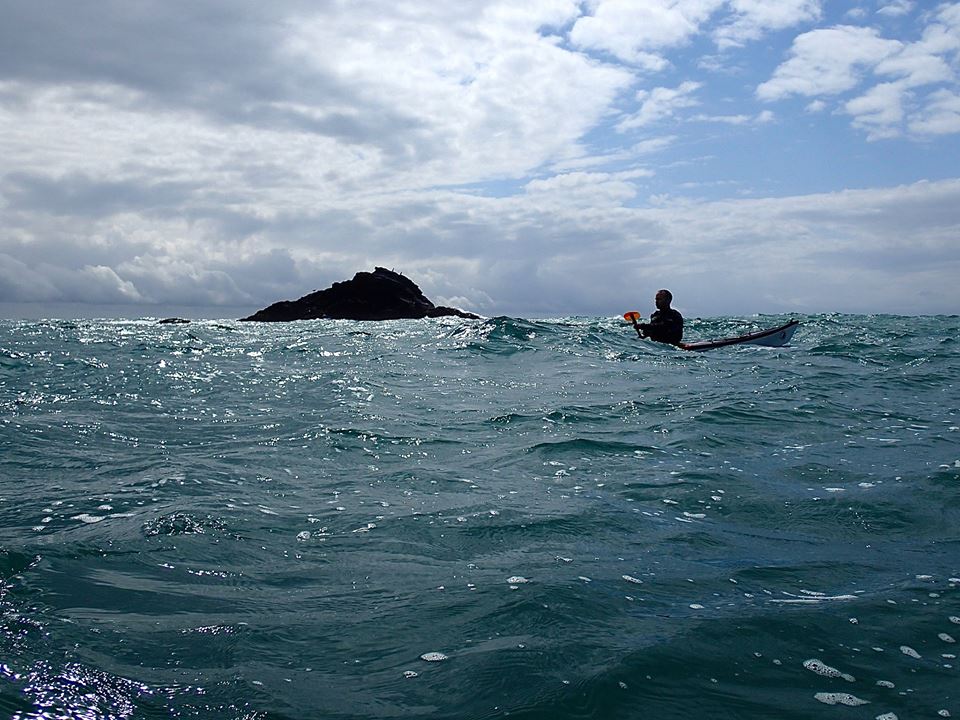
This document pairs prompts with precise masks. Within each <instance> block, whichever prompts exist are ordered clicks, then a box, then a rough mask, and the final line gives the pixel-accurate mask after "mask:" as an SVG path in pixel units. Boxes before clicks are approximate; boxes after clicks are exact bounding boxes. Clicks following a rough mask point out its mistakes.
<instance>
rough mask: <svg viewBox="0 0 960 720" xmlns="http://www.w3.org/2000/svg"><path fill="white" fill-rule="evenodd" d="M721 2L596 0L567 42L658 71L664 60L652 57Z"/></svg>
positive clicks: (678, 41)
mask: <svg viewBox="0 0 960 720" xmlns="http://www.w3.org/2000/svg"><path fill="white" fill-rule="evenodd" d="M723 3H724V0H670V1H666V2H656V1H654V0H646V1H641V2H635V1H631V0H596V2H595V3H594V11H593V14H592V15H587V16H584V17H581V18H580V19H578V20H577V21H576V24H575V25H574V26H573V29H572V30H571V31H570V40H571V41H572V42H573V43H574V44H575V45H576V46H577V47H580V48H583V49H588V50H601V51H605V52H608V53H611V54H613V55H615V56H616V57H617V58H619V59H620V60H623V61H624V62H628V63H633V64H636V65H638V66H640V67H642V68H644V69H647V70H652V71H656V70H662V69H663V68H664V67H665V66H666V64H667V61H666V60H665V59H664V58H663V57H662V56H661V55H658V54H656V51H662V50H664V49H666V48H670V47H674V46H677V45H682V44H684V43H686V42H688V41H689V40H690V39H691V38H692V37H694V36H695V35H697V34H699V33H700V32H701V26H702V24H703V23H705V22H706V21H707V20H708V19H709V18H710V16H711V15H712V14H713V13H714V12H715V11H716V10H717V9H719V8H720V7H721V6H722V5H723Z"/></svg>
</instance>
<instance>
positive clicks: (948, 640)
mask: <svg viewBox="0 0 960 720" xmlns="http://www.w3.org/2000/svg"><path fill="white" fill-rule="evenodd" d="M937 637H938V638H940V639H941V640H943V641H944V642H945V643H955V642H956V640H954V638H953V636H952V635H947V634H946V633H940V634H939V635H937Z"/></svg>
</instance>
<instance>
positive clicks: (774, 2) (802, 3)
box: [714, 0, 821, 48]
mask: <svg viewBox="0 0 960 720" xmlns="http://www.w3.org/2000/svg"><path fill="white" fill-rule="evenodd" d="M729 4H730V10H731V15H732V18H731V19H730V20H727V21H726V22H725V23H723V24H722V25H721V26H720V27H719V28H718V29H717V30H716V31H714V39H715V40H716V42H717V45H718V46H719V47H721V48H727V47H739V46H742V45H743V44H745V43H746V42H747V41H750V40H757V39H759V38H761V37H763V35H764V34H766V33H767V32H769V31H771V30H773V31H776V30H783V29H785V28H789V27H793V26H794V25H798V24H801V23H807V22H812V21H814V20H816V19H818V18H819V17H820V12H821V11H820V5H821V0H730V3H729Z"/></svg>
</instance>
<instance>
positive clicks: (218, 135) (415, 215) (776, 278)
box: [0, 0, 960, 315]
mask: <svg viewBox="0 0 960 720" xmlns="http://www.w3.org/2000/svg"><path fill="white" fill-rule="evenodd" d="M821 5H822V4H821V3H820V2H814V1H813V0H784V1H783V2H765V1H761V0H649V1H647V0H644V2H626V1H625V0H588V1H587V2H577V1H575V0H533V1H532V2H529V3H521V4H517V3H512V2H507V1H506V0H502V1H499V0H494V1H493V2H484V3H454V4H450V3H447V4H444V3H439V4H437V3H434V4H430V3H412V4H410V3H406V4H404V3H400V4H397V3H388V2H385V1H384V0H356V2H351V3H347V4H344V3H338V2H330V1H329V0H319V2H314V1H309V2H308V1H307V0H277V1H276V2H273V3H268V4H263V3H261V4H255V3H251V2H247V0H240V1H239V2H236V1H235V0H202V1H201V2H187V1H186V0H163V1H162V2H161V1H160V0H143V2H138V3H132V4H131V3H128V2H121V1H120V0H103V2H100V3H97V4H95V5H93V6H89V7H87V6H84V7H82V8H80V7H79V6H77V5H76V3H72V2H69V1H68V0H49V2H45V3H43V4H40V5H37V4H36V3H33V4H31V3H14V4H10V7H9V8H7V9H6V10H5V16H4V23H3V24H2V26H0V158H2V163H0V299H4V300H7V301H10V300H29V301H39V302H53V301H64V302H90V301H93V300H96V301H99V302H129V303H134V304H141V305H149V304H151V303H168V304H173V303H176V304H183V303H191V304H201V305H221V306H225V305H244V306H248V307H251V309H252V308H255V307H258V306H264V305H266V304H269V303H270V302H273V301H275V300H277V299H281V298H294V297H299V296H300V295H303V294H305V293H306V292H309V291H311V290H315V289H317V288H320V287H326V286H327V285H329V284H330V283H332V282H334V281H337V280H341V279H343V278H346V277H350V276H352V274H353V273H355V272H356V271H357V270H360V269H369V268H372V267H373V266H374V265H375V264H381V265H386V266H389V267H395V268H396V269H398V270H401V271H403V272H407V273H408V274H409V275H410V276H411V277H412V278H414V279H415V280H416V281H417V282H418V283H420V284H421V286H422V287H423V288H424V290H425V291H426V292H427V294H428V295H429V296H431V297H434V298H435V299H437V298H451V299H455V300H456V302H457V303H462V304H465V305H468V306H471V307H472V308H474V309H478V310H480V311H482V312H486V313H513V314H556V315H560V314H567V313H600V314H605V313H607V314H614V313H616V312H617V311H619V310H620V306H621V305H622V304H623V303H624V302H625V301H626V300H627V299H630V298H634V297H636V294H637V293H639V294H640V295H642V296H643V297H645V296H646V294H645V293H646V291H645V290H644V288H646V287H647V286H648V285H649V286H650V287H652V288H653V289H656V288H657V287H660V286H662V285H669V286H671V287H672V289H675V290H676V291H677V292H678V297H682V298H683V300H682V303H683V304H682V305H681V307H685V308H688V309H691V310H695V311H696V312H697V313H698V314H718V313H725V312H755V311H760V310H768V311H776V310H781V309H783V310H790V309H794V308H796V309H800V310H816V309H820V308H824V309H841V310H842V309H847V310H854V309H857V308H865V309H869V308H876V307H878V306H880V305H882V306H883V307H882V309H887V310H889V309H897V310H907V309H909V308H915V309H918V310H937V309H942V308H946V307H950V303H953V306H954V307H955V306H956V304H957V303H956V301H957V296H956V293H957V291H956V289H955V287H954V286H955V285H956V283H955V280H954V279H953V278H955V275H956V261H955V260H953V259H952V256H951V252H953V255H954V256H955V238H956V236H957V228H958V224H960V222H958V220H957V215H956V212H957V211H956V208H957V207H960V202H958V201H960V191H958V189H957V187H956V182H955V181H951V180H943V181H941V182H937V183H934V182H931V183H922V182H918V181H919V180H922V179H923V178H926V177H931V178H950V177H953V176H955V175H956V172H955V168H953V167H952V166H951V165H949V162H948V160H949V159H950V158H952V149H953V145H952V144H950V143H951V142H953V138H950V136H951V135H953V134H956V133H960V102H958V95H957V88H956V77H955V75H956V70H957V64H956V63H957V52H958V50H960V4H956V3H954V4H946V5H939V6H936V7H934V8H932V9H929V10H926V11H924V12H917V10H916V8H914V9H913V10H912V11H911V12H910V13H908V14H906V15H902V16H900V17H899V18H891V17H890V15H889V13H887V14H886V15H881V16H876V15H862V16H861V17H860V20H858V21H857V22H853V21H850V24H849V25H839V26H832V27H821V26H820V25H821V24H822V19H821V18H822V14H823V13H822V9H821ZM871 7H873V6H871ZM859 22H864V23H865V22H875V23H877V24H878V28H883V30H882V31H881V30H880V29H876V28H870V27H861V26H858V23H859ZM794 36H795V37H794ZM791 41H792V44H791ZM771 50H772V53H773V54H771ZM705 58H707V59H706V60H705ZM780 60H782V62H780V63H779V65H778V61H780ZM708 68H709V69H708ZM656 73H662V74H661V75H658V76H656V77H652V75H653V74H656ZM754 78H765V79H766V82H764V83H762V84H760V85H759V87H757V88H756V90H755V91H754V92H751V90H753V84H755V83H757V80H756V79H754ZM747 83H751V84H750V85H747ZM745 88H747V89H746V90H745ZM797 98H799V102H797V103H790V102H789V101H790V100H791V99H797ZM776 102H783V104H782V105H778V106H774V105H772V104H770V103H776ZM763 103H768V104H766V105H764V104H763ZM794 104H795V105H797V106H805V107H806V108H807V110H808V112H810V113H813V112H817V113H822V114H821V115H819V116H817V117H811V116H809V115H804V114H803V112H802V107H800V109H799V110H798V109H796V108H794V107H792V105H794ZM828 110H830V111H832V112H831V113H830V114H828V113H827V111H828ZM837 121H843V122H844V123H847V122H849V123H850V124H851V125H852V126H853V127H854V128H856V129H857V130H858V131H859V133H860V137H859V141H858V142H852V141H848V140H849V138H846V137H844V138H843V139H842V142H840V140H839V138H838V137H837V136H835V135H831V134H830V133H831V132H832V131H834V130H835V129H836V126H837V125H838V122H837ZM773 123H776V127H775V128H774V127H771V126H772V125H773ZM781 130H782V131H781ZM904 134H908V137H909V138H911V139H914V138H916V139H922V140H923V141H924V142H925V143H926V144H927V145H928V146H929V151H928V150H927V148H926V147H925V148H924V152H923V153H920V152H913V151H912V148H911V147H910V145H909V143H904V146H897V147H898V153H897V158H898V162H897V163H896V165H895V166H894V164H893V163H884V158H878V157H877V152H880V151H878V150H877V149H876V146H877V145H876V143H875V144H874V145H868V144H867V143H865V142H863V138H867V139H870V140H881V139H887V138H893V137H896V136H898V135H899V136H901V137H903V136H904ZM825 143H826V144H825ZM825 146H829V147H831V148H833V149H836V150H837V152H836V156H835V157H831V158H830V163H829V164H830V168H831V171H830V172H829V173H826V172H824V173H820V174H816V173H811V172H806V171H804V167H803V166H804V163H803V162H800V163H797V162H796V158H797V157H798V156H799V155H801V154H803V155H804V157H805V159H807V158H809V159H810V163H809V164H810V165H811V166H813V165H816V160H817V153H819V152H822V150H821V148H822V147H825ZM878 164H884V165H885V166H889V168H888V169H887V170H886V171H885V172H886V174H885V175H884V180H883V181H882V182H883V183H885V184H887V185H891V186H894V187H889V188H883V187H881V188H874V189H869V188H864V189H863V190H861V191H857V192H844V191H843V190H842V189H843V188H844V187H855V186H862V185H865V184H869V182H870V181H869V179H866V180H865V178H871V177H873V176H874V171H875V169H876V167H877V166H878ZM798 166H799V167H798ZM890 178H893V179H890ZM877 182H880V181H879V180H878V181H877ZM774 188H775V189H776V192H777V193H778V194H779V195H781V196H782V197H772V195H773V194H774ZM694 193H697V194H699V195H700V196H702V198H703V199H699V200H689V199H685V198H684V195H693V194H694ZM765 195H768V196H771V197H768V198H767V199H752V200H742V199H737V198H740V197H746V196H749V197H753V198H758V197H762V196H765ZM725 198H726V199H725ZM906 220H909V223H908V222H906ZM908 240H909V242H908ZM951 243H953V244H954V245H951ZM914 247H915V248H917V250H915V251H914V250H911V248H914ZM908 259H909V262H908V261H907V260H908ZM884 287H886V288H896V289H897V290H898V291H899V292H902V293H903V296H904V297H905V298H907V300H904V303H905V304H904V305H903V306H901V305H900V299H899V298H897V299H896V300H893V299H891V298H890V297H889V296H888V297H887V298H886V299H884V297H883V296H882V292H881V288H884ZM934 291H936V292H938V293H939V296H937V295H936V294H929V295H923V296H922V297H921V294H922V293H923V292H926V293H934ZM825 297H830V298H831V306H830V307H826V306H825V304H824V303H825V302H826V300H825V299H824V298H825Z"/></svg>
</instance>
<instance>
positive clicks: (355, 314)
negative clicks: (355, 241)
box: [241, 267, 479, 322]
mask: <svg viewBox="0 0 960 720" xmlns="http://www.w3.org/2000/svg"><path fill="white" fill-rule="evenodd" d="M447 315H453V316H456V317H462V318H469V319H473V320H477V319H479V317H478V316H477V315H473V314H472V313H468V312H464V311H463V310H458V309H457V308H450V307H443V306H440V307H438V306H436V305H434V304H433V303H432V302H430V301H429V300H428V299H427V298H426V297H425V296H424V294H423V293H422V292H421V291H420V288H419V287H417V285H416V283H414V282H413V281H412V280H410V279H408V278H406V277H404V276H403V275H401V274H400V273H396V272H393V271H392V270H387V269H386V268H382V267H378V268H376V269H375V270H374V271H373V272H372V273H369V272H358V273H357V274H356V275H354V276H353V279H352V280H344V281H343V282H338V283H334V284H333V285H332V286H331V287H328V288H327V289H326V290H317V291H316V292H312V293H310V294H309V295H304V296H303V297H302V298H300V299H299V300H283V301H281V302H277V303H274V304H273V305H271V306H270V307H266V308H264V309H263V310H259V311H257V312H255V313H254V314H253V315H251V316H250V317H245V318H241V319H242V320H255V321H261V322H285V321H289V320H320V319H329V320H401V319H418V318H425V317H444V316H447Z"/></svg>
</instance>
